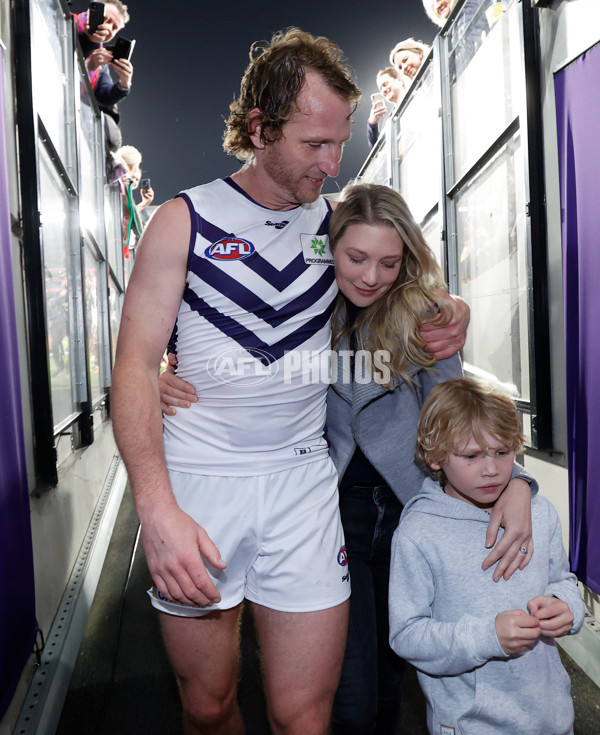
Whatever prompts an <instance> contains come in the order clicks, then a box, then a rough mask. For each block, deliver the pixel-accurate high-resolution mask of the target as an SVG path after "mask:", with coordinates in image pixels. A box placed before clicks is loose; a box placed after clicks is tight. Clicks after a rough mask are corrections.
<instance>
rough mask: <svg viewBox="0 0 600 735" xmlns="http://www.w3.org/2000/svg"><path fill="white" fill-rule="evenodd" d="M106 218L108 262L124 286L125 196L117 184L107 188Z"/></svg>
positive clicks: (105, 198) (105, 201)
mask: <svg viewBox="0 0 600 735" xmlns="http://www.w3.org/2000/svg"><path fill="white" fill-rule="evenodd" d="M104 217H105V222H106V237H107V240H108V246H107V252H108V262H109V265H110V267H111V269H112V271H113V273H114V275H115V277H116V279H117V281H118V283H120V284H121V285H123V195H122V193H121V188H120V186H119V184H118V183H116V182H115V183H113V184H111V185H110V186H107V187H106V188H105V197H104Z"/></svg>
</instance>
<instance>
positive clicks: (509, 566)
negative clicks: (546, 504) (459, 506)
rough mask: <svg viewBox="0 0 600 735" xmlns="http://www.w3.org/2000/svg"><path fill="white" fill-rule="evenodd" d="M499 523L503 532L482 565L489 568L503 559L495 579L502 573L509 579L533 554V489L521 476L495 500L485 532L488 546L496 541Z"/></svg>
mask: <svg viewBox="0 0 600 735" xmlns="http://www.w3.org/2000/svg"><path fill="white" fill-rule="evenodd" d="M500 526H502V527H503V528H504V535H503V536H502V538H501V539H500V541H498V543H497V544H496V546H494V548H493V549H492V551H491V552H490V553H489V554H488V555H487V556H486V558H485V559H484V561H483V564H482V565H481V567H482V569H483V570H485V569H489V567H491V566H492V565H494V564H495V563H496V562H497V561H498V559H500V561H499V562H498V566H497V567H496V569H494V582H498V581H499V580H500V579H501V578H502V577H504V579H510V578H511V577H512V575H513V573H514V572H516V571H517V569H523V568H524V567H526V566H527V564H529V560H530V559H531V556H532V554H533V539H532V538H531V490H530V489H529V485H528V484H527V483H526V482H525V480H521V479H519V478H518V477H516V478H514V479H513V480H511V481H510V482H509V483H508V485H507V486H506V490H504V492H503V493H502V495H501V496H500V497H499V498H498V500H497V501H496V504H495V505H494V509H493V510H492V516H491V518H490V522H489V525H488V530H487V533H486V535H485V545H486V547H487V548H488V549H489V548H490V547H491V546H493V545H494V543H495V542H496V538H497V536H498V529H499V528H500ZM523 549H526V551H525V552H523Z"/></svg>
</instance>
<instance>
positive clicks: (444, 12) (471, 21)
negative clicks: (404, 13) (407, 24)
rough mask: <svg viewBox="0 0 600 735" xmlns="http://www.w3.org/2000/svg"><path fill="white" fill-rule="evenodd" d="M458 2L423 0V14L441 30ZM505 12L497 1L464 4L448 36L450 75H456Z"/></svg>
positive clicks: (467, 1) (475, 1)
mask: <svg viewBox="0 0 600 735" xmlns="http://www.w3.org/2000/svg"><path fill="white" fill-rule="evenodd" d="M457 2H458V0H423V7H424V8H425V12H426V13H427V15H428V16H429V18H430V20H432V21H433V22H434V23H435V24H436V25H438V26H439V27H440V28H442V27H443V26H444V25H445V24H446V22H447V20H448V18H449V17H450V13H451V12H452V11H453V10H454V7H455V5H456V4H457ZM503 10H504V3H503V2H496V0H465V2H464V3H463V4H462V5H461V7H460V9H459V11H458V14H457V17H456V19H455V20H454V22H453V23H452V27H451V29H450V31H449V33H448V40H449V48H450V53H451V65H450V66H451V68H450V73H451V75H452V76H453V77H454V76H456V75H459V74H460V73H461V72H462V70H463V69H464V68H465V67H466V65H467V64H468V63H469V60H470V59H471V58H472V57H473V55H474V54H475V52H476V51H477V49H478V48H479V47H480V46H481V44H482V43H483V41H484V39H485V37H486V36H487V34H488V33H489V31H490V29H491V28H492V26H493V25H494V24H495V23H496V21H497V20H498V19H499V18H500V16H501V15H502V13H503Z"/></svg>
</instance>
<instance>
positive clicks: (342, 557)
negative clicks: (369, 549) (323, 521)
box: [337, 544, 348, 567]
mask: <svg viewBox="0 0 600 735" xmlns="http://www.w3.org/2000/svg"><path fill="white" fill-rule="evenodd" d="M337 560H338V564H339V565H340V566H341V567H345V566H348V552H347V551H346V545H345V544H344V546H342V548H341V549H340V550H339V551H338V555H337Z"/></svg>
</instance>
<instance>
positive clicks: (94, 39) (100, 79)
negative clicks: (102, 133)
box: [73, 0, 133, 151]
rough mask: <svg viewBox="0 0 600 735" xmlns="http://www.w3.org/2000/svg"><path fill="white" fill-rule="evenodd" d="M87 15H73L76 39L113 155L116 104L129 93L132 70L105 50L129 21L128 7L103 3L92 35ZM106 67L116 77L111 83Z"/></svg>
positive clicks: (116, 0)
mask: <svg viewBox="0 0 600 735" xmlns="http://www.w3.org/2000/svg"><path fill="white" fill-rule="evenodd" d="M87 16H88V14H87V11H86V12H84V13H73V17H74V18H75V22H76V24H77V37H78V39H79V43H80V45H81V51H82V53H83V56H84V58H85V64H86V67H87V70H88V74H89V77H90V83H91V86H92V89H93V90H94V96H95V97H96V101H97V102H98V106H99V107H100V109H101V110H102V112H104V113H105V114H106V115H107V116H108V117H107V118H105V120H106V126H107V128H106V138H107V142H108V146H109V148H110V150H112V151H115V150H116V149H117V148H119V146H120V145H121V131H120V130H119V127H118V125H119V111H118V108H117V102H119V100H122V99H123V98H124V97H126V96H127V94H128V93H129V90H130V89H131V80H132V78H133V66H132V64H131V62H130V61H128V60H127V59H114V60H113V54H112V51H111V50H110V49H109V48H106V47H105V46H104V44H105V43H108V42H109V41H112V39H113V38H114V37H115V36H116V35H117V33H118V32H119V31H120V30H122V29H123V28H124V26H125V24H126V23H127V22H128V21H129V12H128V10H127V6H126V5H124V4H123V3H122V2H120V0H106V2H105V4H104V22H103V23H101V24H100V25H99V26H98V28H97V29H96V30H95V31H94V33H90V30H89V23H88V17H87ZM107 66H110V67H111V68H112V69H114V71H115V72H116V73H117V75H118V77H119V78H118V80H117V81H114V80H113V78H112V77H111V75H110V73H109V71H108V68H107Z"/></svg>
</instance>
